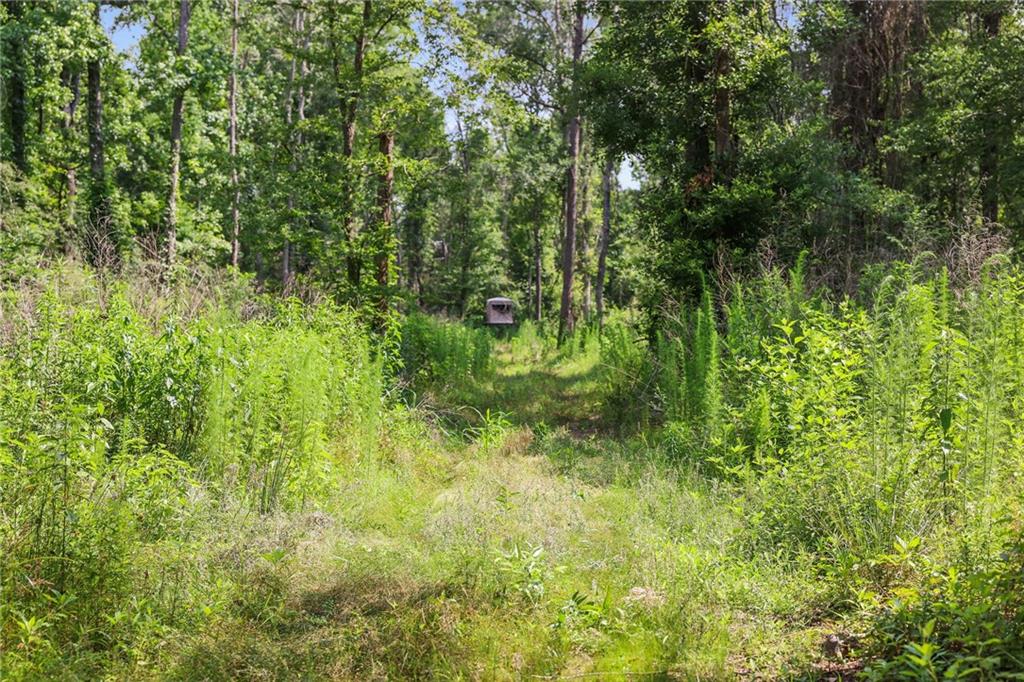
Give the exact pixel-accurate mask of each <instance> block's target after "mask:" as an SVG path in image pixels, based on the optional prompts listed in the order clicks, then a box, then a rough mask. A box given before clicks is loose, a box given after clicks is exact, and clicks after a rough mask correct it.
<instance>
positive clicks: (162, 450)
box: [0, 273, 381, 677]
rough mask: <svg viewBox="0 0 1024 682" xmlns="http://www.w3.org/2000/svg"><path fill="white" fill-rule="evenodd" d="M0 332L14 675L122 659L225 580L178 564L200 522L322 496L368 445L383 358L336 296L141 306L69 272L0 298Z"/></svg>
mask: <svg viewBox="0 0 1024 682" xmlns="http://www.w3.org/2000/svg"><path fill="white" fill-rule="evenodd" d="M76 277H78V279H77V280H76V279H75V278H76ZM172 297H173V295H172ZM214 298H215V299H216V297H214ZM150 303H152V301H150ZM171 303H172V302H169V304H168V305H166V306H159V305H151V306H150V307H151V309H154V310H160V309H164V310H173V309H174V308H175V306H174V305H173V304H171ZM243 309H244V310H246V311H247V313H246V316H245V317H243V315H242V310H243ZM246 318H247V319H246ZM0 325H2V326H0V512H2V513H0V538H2V539H3V540H2V542H3V545H2V547H0V550H2V551H0V576H2V580H3V582H2V586H0V604H2V606H0V623H2V624H3V625H2V626H0V644H2V650H3V652H4V654H3V655H4V658H3V659H2V661H0V664H2V666H3V668H4V670H5V672H7V671H10V672H11V674H12V675H13V674H15V673H18V674H19V675H22V676H28V677H33V676H35V677H46V676H48V675H49V674H51V673H53V672H54V670H52V669H48V668H47V667H46V666H47V665H56V666H58V667H59V665H60V663H59V662H60V661H61V658H62V657H70V658H72V659H75V660H76V661H77V662H80V661H83V660H88V659H89V658H90V657H99V656H100V655H102V654H104V653H106V654H111V655H126V652H127V651H129V650H130V648H131V646H132V642H133V641H135V640H137V639H139V638H142V637H144V633H145V632H155V631H159V629H160V628H163V627H168V626H172V625H174V624H178V623H180V622H182V619H185V620H188V619H191V618H197V617H201V614H203V613H206V611H203V609H204V608H205V609H209V606H208V602H209V599H208V598H207V597H208V594H207V593H209V592H210V591H211V590H214V591H216V590H218V589H221V588H220V587H218V585H220V582H219V581H214V580H212V579H210V577H209V576H208V575H204V571H205V570H207V569H205V568H202V567H201V566H193V569H194V575H195V580H194V581H193V582H190V579H189V578H188V577H187V576H188V575H189V573H188V572H187V571H185V570H184V568H182V565H179V564H181V562H184V564H188V565H191V562H194V561H198V560H197V559H195V553H196V552H197V551H198V550H197V548H195V547H194V546H193V543H196V542H199V541H200V540H201V537H202V535H201V533H202V532H205V531H203V530H199V529H202V528H215V527H216V525H213V526H210V525H209V524H211V523H215V522H213V521H212V520H211V518H212V517H213V516H216V515H217V514H219V513H223V511H222V510H231V509H236V510H239V511H243V510H244V511H248V510H252V511H255V512H258V513H267V512H269V511H271V510H273V509H275V508H277V507H285V508H300V507H303V506H305V505H306V504H308V503H312V502H315V501H317V500H320V499H323V498H324V497H325V495H324V493H325V491H326V489H327V488H328V483H329V482H330V480H331V478H332V472H335V471H336V470H338V469H340V468H341V467H346V466H348V465H349V464H351V463H352V462H353V461H354V460H355V459H357V458H360V457H365V456H367V455H372V454H373V452H372V447H373V444H374V443H375V441H376V430H377V425H378V422H379V419H378V413H379V410H380V407H381V386H380V369H379V366H378V364H377V363H376V362H375V361H372V360H371V359H370V351H369V342H368V340H367V337H366V336H365V334H364V333H363V332H361V331H360V329H359V328H358V327H357V325H356V323H355V321H354V318H353V316H352V315H351V314H350V313H348V312H345V311H343V310H339V309H337V308H334V307H332V306H327V305H322V306H318V307H303V306H300V305H299V304H297V303H295V302H285V303H274V302H272V301H269V300H266V299H261V298H258V297H250V298H249V300H248V301H247V302H246V305H245V306H244V307H240V308H225V307H223V306H219V307H218V306H217V305H216V304H215V305H214V306H213V307H211V308H209V309H207V310H202V311H198V312H196V314H195V315H192V316H191V317H189V316H185V315H182V314H180V313H174V312H163V313H159V314H144V313H143V312H142V311H140V309H139V308H138V307H136V306H135V305H133V303H132V302H131V300H130V288H129V285H128V284H127V283H121V284H114V285H113V286H112V287H111V288H109V289H105V288H103V287H100V286H98V285H97V284H96V283H95V282H93V281H91V280H90V279H89V278H87V277H80V276H79V274H76V273H72V276H71V277H68V278H62V277H57V278H55V279H54V280H53V281H52V282H50V283H48V284H44V285H41V286H40V287H36V288H33V286H31V285H26V286H24V287H23V288H21V289H17V290H11V291H8V292H6V293H5V294H4V298H3V299H2V301H0ZM204 524H206V525H204ZM189 595H193V596H192V597H190V596H189ZM197 614H199V615H197ZM47 661H49V663H47ZM47 671H49V672H47ZM82 674H83V675H84V676H85V677H90V676H92V675H91V674H90V673H88V672H83V673H82Z"/></svg>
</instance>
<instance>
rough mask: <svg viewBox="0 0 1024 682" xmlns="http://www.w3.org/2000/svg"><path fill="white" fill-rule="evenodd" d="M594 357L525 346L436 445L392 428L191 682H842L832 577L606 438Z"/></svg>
mask: <svg viewBox="0 0 1024 682" xmlns="http://www.w3.org/2000/svg"><path fill="white" fill-rule="evenodd" d="M594 346H596V343H595V344H592V347H590V348H583V349H578V350H576V351H574V352H572V353H565V352H561V353H559V352H558V351H556V350H554V349H553V348H551V347H550V346H547V345H545V344H543V343H540V342H535V343H530V342H528V341H527V342H523V341H521V340H519V339H514V340H513V341H512V342H506V343H504V344H501V345H499V346H498V347H497V349H496V351H497V367H496V371H495V372H494V374H493V376H492V377H491V378H489V379H487V380H484V381H480V382H473V383H471V388H464V387H463V388H461V389H460V390H458V391H449V392H447V393H443V394H440V395H437V396H430V397H424V398H423V399H422V400H421V404H422V407H421V408H418V409H417V410H416V411H417V412H418V413H420V414H421V415H428V416H429V417H430V419H431V420H432V422H433V424H434V426H433V427H432V428H425V427H424V426H423V425H422V423H423V422H422V420H418V419H409V421H408V423H407V424H404V425H394V426H395V427H396V428H395V429H394V432H395V433H398V434H402V433H404V431H403V429H404V430H407V431H408V433H407V434H406V435H407V436H408V437H403V436H401V435H399V436H398V437H396V439H395V442H393V443H391V444H390V445H386V446H385V449H386V451H387V452H386V453H385V456H384V457H383V458H382V461H380V462H376V463H372V464H371V463H367V464H366V465H364V466H360V467H359V468H358V470H354V471H353V472H352V475H351V477H350V478H349V479H348V480H347V482H346V484H345V485H346V486H347V488H348V489H347V490H345V491H344V494H342V495H340V496H339V498H340V499H341V500H342V502H341V503H340V504H339V506H338V508H337V509H335V510H333V511H332V512H331V513H319V514H315V515H311V516H309V517H304V518H302V519H301V521H292V522H289V525H288V526H287V527H282V528H279V529H277V530H276V532H275V533H274V534H273V535H274V536H275V538H276V539H275V542H277V543H278V545H279V547H280V548H285V549H280V548H278V549H275V550H274V551H270V550H269V549H268V553H267V555H265V561H263V562H261V563H262V564H265V566H264V570H265V576H264V579H263V580H261V581H257V582H256V587H255V588H254V592H253V597H252V598H253V600H254V604H253V614H254V615H255V616H257V617H255V618H253V619H246V618H237V619H235V620H233V621H231V622H228V623H223V622H222V623H220V624H219V625H218V626H217V627H216V628H210V629H209V630H207V631H206V632H204V633H201V634H200V635H198V636H196V637H195V638H193V639H192V641H190V642H189V644H188V646H187V647H186V648H185V650H184V651H183V652H182V654H181V655H180V656H178V657H177V660H178V663H177V670H178V673H179V674H180V676H181V677H182V678H188V679H205V678H221V679H223V678H227V677H248V678H276V679H293V678H305V677H310V678H321V677H324V678H330V677H344V678H348V677H351V676H353V675H355V676H357V677H388V678H391V679H410V678H431V679H451V678H468V679H519V678H533V679H545V678H546V679H564V678H570V679H571V678H602V679H634V678H635V679H679V678H682V679H721V678H733V677H737V676H739V677H743V678H748V679H759V678H779V677H786V678H790V677H803V676H808V677H813V678H818V677H819V676H821V675H822V673H823V672H825V675H826V677H834V676H833V675H830V674H829V673H830V672H831V671H833V670H835V671H836V672H838V670H839V669H840V668H842V667H844V665H843V664H842V663H841V662H837V661H836V657H835V656H832V657H831V662H829V663H825V662H823V660H822V659H823V649H822V647H823V643H824V645H825V646H826V647H827V645H828V642H829V641H832V642H836V641H839V644H838V646H840V647H842V646H843V643H842V638H843V637H845V635H844V634H843V633H841V632H837V631H836V629H835V626H834V625H830V623H828V622H823V620H822V616H821V613H822V611H821V610H820V609H819V608H818V606H820V605H821V604H823V603H825V602H827V601H828V599H829V596H828V595H826V594H822V589H821V588H819V587H818V581H816V580H815V576H814V569H815V567H814V566H813V565H812V564H811V563H810V562H809V561H808V562H807V563H806V564H803V563H802V562H801V561H799V560H796V561H794V560H793V558H792V557H786V559H785V561H783V560H782V558H781V557H773V556H767V555H763V556H755V555H752V554H751V553H750V552H747V551H745V549H744V547H743V546H742V544H741V543H740V541H739V540H737V537H738V533H737V531H738V529H739V528H740V527H741V524H742V523H743V510H742V505H741V504H740V503H738V502H737V500H736V498H735V495H734V493H733V492H729V491H726V490H722V489H720V488H719V487H718V486H716V484H714V483H713V482H710V481H708V480H705V479H702V478H701V477H699V476H698V475H697V474H695V473H693V472H691V471H688V470H687V469H686V468H685V467H680V466H678V465H674V464H670V463H668V462H667V461H664V459H663V458H661V457H659V455H658V450H657V448H655V447H652V446H649V445H648V444H647V443H645V441H644V440H643V439H642V438H637V437H626V436H621V435H618V434H615V433H611V432H609V431H606V430H605V429H603V428H602V423H601V421H600V420H599V419H596V418H594V417H593V415H596V414H599V413H600V411H599V409H598V406H597V401H598V393H597V392H598V390H599V387H600V383H599V382H600V376H601V373H600V371H599V370H600V368H599V358H598V353H597V349H596V347H594ZM261 592H265V594H260V593H261ZM269 603H279V604H280V606H279V607H276V608H273V609H269V610H268V608H267V604H269ZM268 613H270V616H268ZM830 638H831V639H830ZM833 653H835V652H833ZM839 653H841V652H839ZM841 658H842V657H841V656H839V659H841ZM846 665H847V666H850V665H851V664H846ZM826 671H828V672H826Z"/></svg>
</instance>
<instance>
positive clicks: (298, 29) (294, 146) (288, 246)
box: [281, 9, 309, 291]
mask: <svg viewBox="0 0 1024 682" xmlns="http://www.w3.org/2000/svg"><path fill="white" fill-rule="evenodd" d="M292 29H293V31H294V32H295V34H296V40H298V38H299V37H300V36H301V38H302V60H301V62H300V65H299V85H298V97H297V101H296V99H294V98H293V96H292V86H293V84H294V82H295V67H296V63H295V58H294V57H293V58H292V64H291V71H290V72H289V74H288V92H287V96H286V98H285V110H284V111H285V113H284V120H285V124H286V125H287V128H288V135H289V136H290V137H291V140H290V142H291V144H290V147H291V149H290V155H291V158H290V159H289V161H288V172H289V176H290V178H289V181H290V182H294V177H295V174H296V173H297V171H298V162H299V156H300V154H301V151H302V145H303V141H304V140H303V133H302V130H301V126H302V122H303V121H305V120H306V77H307V76H308V75H309V62H308V61H307V60H306V54H307V52H308V50H309V36H308V35H307V34H306V14H305V12H304V11H303V10H301V9H297V10H295V16H294V17H293V20H292ZM293 105H294V106H295V113H296V116H295V120H296V121H297V122H298V125H299V128H300V129H299V130H298V131H297V132H296V131H295V130H294V128H292V120H293V119H292V106H293ZM296 223H297V220H296V215H295V188H294V184H292V185H291V186H290V187H289V189H288V224H289V226H290V227H292V228H294V227H295V226H296ZM293 250H294V245H293V243H292V241H291V238H290V236H289V235H286V236H285V239H284V245H283V247H282V248H281V284H282V286H283V287H284V289H285V290H286V291H287V290H288V289H290V288H291V285H292V283H293V281H294V279H295V269H294V265H293V264H292V260H293V255H294V254H293Z"/></svg>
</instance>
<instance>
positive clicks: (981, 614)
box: [864, 534, 1024, 680]
mask: <svg viewBox="0 0 1024 682" xmlns="http://www.w3.org/2000/svg"><path fill="white" fill-rule="evenodd" d="M922 573H923V580H922V581H921V582H920V584H919V585H916V586H911V587H906V588H902V589H899V590H897V591H896V593H895V594H894V595H892V596H891V597H889V598H888V599H886V600H884V602H883V603H881V604H878V605H875V606H872V607H870V610H869V612H868V613H869V615H870V617H871V618H872V621H871V631H870V633H869V634H870V641H869V644H868V647H867V650H866V653H868V654H869V655H871V656H872V657H877V661H876V662H873V663H871V664H869V665H868V666H867V668H866V670H865V671H864V672H865V678H866V679H869V680H891V679H908V680H937V679H946V680H951V679H952V680H961V679H971V680H1003V679H1020V671H1021V669H1022V668H1024V635H1022V633H1024V599H1022V594H1024V592H1022V590H1024V548H1022V547H1021V540H1020V537H1019V534H1018V537H1017V538H1016V539H1015V540H1013V541H1012V542H1011V543H1009V544H1008V545H1007V546H1006V547H1005V548H1004V550H1003V551H1002V552H1001V553H1000V555H999V557H998V558H996V559H995V560H993V561H992V562H990V563H988V565H986V566H985V567H984V568H981V569H973V570H971V571H970V572H968V573H966V574H962V573H961V572H960V571H958V570H957V569H956V568H945V569H944V568H941V567H939V566H934V565H930V564H926V565H925V566H923V567H922Z"/></svg>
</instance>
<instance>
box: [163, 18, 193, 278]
mask: <svg viewBox="0 0 1024 682" xmlns="http://www.w3.org/2000/svg"><path fill="white" fill-rule="evenodd" d="M178 7H179V9H178V48H177V52H176V55H177V57H178V59H179V60H183V58H184V57H185V50H186V49H187V48H188V21H189V15H190V13H191V10H190V7H189V0H180V4H179V5H178ZM184 115H185V85H184V84H179V85H178V86H177V87H176V88H175V93H174V102H173V104H172V108H171V172H170V193H169V194H168V197H167V236H166V240H167V244H166V254H167V255H166V264H167V266H168V267H169V266H171V265H173V264H174V256H175V252H176V250H177V245H178V185H179V182H180V177H179V176H180V174H181V127H182V125H183V123H184Z"/></svg>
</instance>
